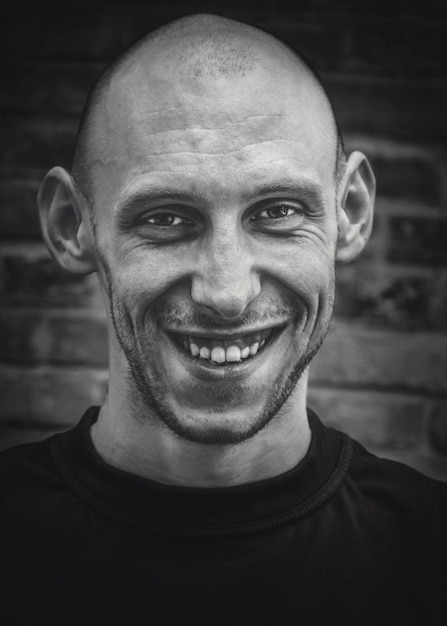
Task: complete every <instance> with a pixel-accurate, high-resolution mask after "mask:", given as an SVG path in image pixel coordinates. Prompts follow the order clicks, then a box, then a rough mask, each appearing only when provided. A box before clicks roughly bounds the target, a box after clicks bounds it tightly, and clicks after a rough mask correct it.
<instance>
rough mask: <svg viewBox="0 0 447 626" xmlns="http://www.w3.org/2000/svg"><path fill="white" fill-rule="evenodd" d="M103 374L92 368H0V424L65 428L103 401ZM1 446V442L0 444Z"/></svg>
mask: <svg viewBox="0 0 447 626" xmlns="http://www.w3.org/2000/svg"><path fill="white" fill-rule="evenodd" d="M106 385H107V372H106V371H105V370H102V369H92V368H77V369H75V368H61V367H58V368H50V367H40V368H26V367H11V366H8V367H5V366H2V367H1V368H0V392H1V396H2V414H1V423H2V427H1V428H0V432H1V431H2V430H3V425H4V424H5V425H12V424H15V426H16V427H19V425H22V426H23V427H26V428H41V427H43V426H45V427H50V426H53V427H54V426H55V427H57V428H60V429H62V428H65V427H69V426H71V425H73V424H75V423H76V422H78V421H79V419H80V418H81V416H82V413H83V412H84V411H85V410H86V409H87V408H88V407H89V406H91V405H98V404H101V403H102V402H103V399H104V396H105V390H106ZM0 446H1V442H0Z"/></svg>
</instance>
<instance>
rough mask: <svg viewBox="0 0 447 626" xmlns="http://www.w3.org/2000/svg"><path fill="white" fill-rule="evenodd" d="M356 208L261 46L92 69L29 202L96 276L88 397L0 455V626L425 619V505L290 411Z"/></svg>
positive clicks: (310, 79)
mask: <svg viewBox="0 0 447 626" xmlns="http://www.w3.org/2000/svg"><path fill="white" fill-rule="evenodd" d="M374 191H375V183H374V176H373V174H372V171H371V168H370V166H369V164H368V161H367V159H366V157H365V156H364V155H363V154H361V153H359V152H354V153H352V154H351V155H349V157H346V156H345V154H344V152H343V145H342V141H341V137H340V135H339V132H338V129H337V125H336V122H335V118H334V115H333V111H332V108H331V105H330V103H329V101H328V99H327V96H326V95H325V93H324V91H323V89H322V87H321V85H320V82H319V80H318V78H317V77H316V75H315V74H314V73H313V72H312V71H311V70H310V69H309V67H308V65H307V64H306V63H305V62H304V61H303V60H302V59H301V58H300V57H299V56H298V55H297V54H296V53H295V52H293V51H292V50H291V49H289V48H288V47H287V46H285V45H284V44H283V43H281V42H280V41H278V40H277V39H275V38H273V37H272V36H270V35H268V34H266V33H264V32H261V31H259V30H257V29H255V28H253V27H251V26H248V25H244V24H239V23H237V22H234V21H230V20H227V19H223V18H219V17H215V16H203V15H198V16H191V17H188V18H184V19H182V20H179V21H176V22H173V23H171V24H168V25H167V26H165V27H163V28H162V29H160V30H158V31H156V32H154V33H152V34H150V35H148V36H147V37H145V38H143V39H142V40H140V41H139V42H138V43H137V44H135V45H134V46H133V47H131V48H130V49H129V50H128V51H127V52H126V53H125V54H124V55H122V56H121V57H120V58H119V59H118V60H116V61H115V62H114V63H113V64H112V65H110V66H109V68H108V69H107V70H106V71H105V73H104V74H103V75H102V76H101V77H100V79H99V80H98V82H97V84H96V85H95V87H94V89H93V90H92V92H91V94H90V97H89V100H88V102H87V105H86V109H85V111H84V114H83V118H82V120H81V126H80V131H79V134H78V138H77V142H76V149H75V155H74V162H73V168H72V172H71V173H68V172H67V171H65V170H64V169H62V168H60V167H55V168H53V169H52V170H51V171H50V172H49V173H48V174H47V176H46V178H45V180H44V181H43V183H42V187H41V189H40V192H39V198H38V202H39V208H40V215H41V221H42V227H43V233H44V237H45V240H46V242H47V245H48V247H49V249H50V251H51V253H52V255H53V256H54V258H55V259H56V260H57V262H58V263H59V264H60V265H61V266H62V267H64V268H65V269H67V270H68V271H71V272H75V273H79V274H88V273H91V272H96V273H97V274H98V278H99V282H100V285H101V289H102V292H103V295H104V300H105V304H106V310H107V314H108V323H109V331H110V332H109V338H110V346H109V348H110V380H109V388H108V393H107V398H106V400H105V402H104V404H103V406H102V407H101V408H92V409H90V410H89V411H87V413H86V414H85V415H84V417H83V419H82V420H81V422H80V424H79V425H78V426H77V427H75V428H74V429H73V430H71V431H69V432H67V433H65V434H62V435H57V436H55V437H53V438H51V439H49V440H48V441H46V442H42V443H37V444H31V445H26V446H21V447H19V448H17V449H15V450H10V451H7V452H5V453H4V454H3V457H2V461H1V473H0V476H1V481H2V487H1V493H2V496H1V515H2V539H3V542H4V546H3V548H2V562H3V564H4V568H5V572H6V573H7V576H8V582H7V583H6V587H5V590H6V593H5V600H4V604H3V607H4V608H3V612H4V617H5V623H6V624H30V623H32V622H36V623H47V624H49V623H50V624H53V623H58V624H93V623H95V624H109V623H119V624H123V623H125V624H132V625H133V624H175V623H178V622H179V621H180V620H182V621H184V622H186V623H188V624H189V623H194V624H241V625H242V624H244V625H247V624H253V625H256V626H258V625H263V624H266V625H267V624H268V625H272V624H274V625H276V624H278V625H283V624H292V623H293V624H295V623H296V624H298V623H303V624H311V623H312V624H326V623H327V622H328V621H329V620H331V621H332V622H335V623H336V624H338V623H343V624H394V625H397V624H399V625H400V624H410V623H418V624H441V623H442V624H444V623H445V620H446V618H447V612H446V611H445V610H444V607H443V604H444V600H443V595H442V592H443V591H444V583H445V582H446V578H445V574H446V554H447V546H446V540H445V530H444V529H445V525H446V522H447V515H446V491H447V490H446V486H445V485H443V484H441V483H438V482H436V481H433V480H430V479H428V478H425V477H423V476H421V475H419V474H418V473H416V472H415V471H413V470H410V469H408V468H406V467H404V466H402V465H399V464H397V463H393V462H390V461H383V460H379V459H377V458H376V457H374V456H373V455H370V454H369V453H367V452H366V451H365V450H364V449H363V448H362V447H361V446H360V445H359V444H357V443H355V442H353V441H352V440H351V439H349V438H348V437H347V436H345V435H342V434H341V433H338V432H337V431H334V430H331V429H327V428H325V427H324V426H323V425H322V424H321V422H320V421H319V420H318V418H317V417H316V416H315V415H314V414H313V413H312V412H311V411H307V410H306V386H307V373H308V365H309V363H310V361H311V359H312V357H313V356H314V354H315V353H316V352H317V350H318V348H319V347H320V345H321V343H322V341H323V339H324V337H325V334H326V332H327V330H328V326H329V322H330V319H331V315H332V308H333V302H334V266H335V263H336V262H345V261H349V260H351V259H353V258H354V257H355V256H356V255H357V254H358V253H359V252H360V251H361V250H362V248H363V246H364V244H365V242H366V240H367V239H368V236H369V234H370V231H371V224H372V210H373V201H374Z"/></svg>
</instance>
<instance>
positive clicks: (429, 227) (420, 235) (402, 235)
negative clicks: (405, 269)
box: [388, 216, 447, 265]
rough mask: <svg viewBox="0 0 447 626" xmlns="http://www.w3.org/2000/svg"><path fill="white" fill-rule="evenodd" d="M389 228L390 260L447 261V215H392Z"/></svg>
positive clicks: (418, 262)
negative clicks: (433, 217) (435, 217)
mask: <svg viewBox="0 0 447 626" xmlns="http://www.w3.org/2000/svg"><path fill="white" fill-rule="evenodd" d="M390 230H391V240H390V249H389V252H388V260H389V261H393V262H400V263H416V264H418V265H421V264H428V265H440V264H441V265H442V264H447V246H446V241H447V219H443V220H441V219H427V218H425V217H422V216H421V217H409V216H407V217H403V216H402V217H392V218H391V219H390Z"/></svg>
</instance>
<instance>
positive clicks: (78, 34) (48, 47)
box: [2, 2, 123, 60]
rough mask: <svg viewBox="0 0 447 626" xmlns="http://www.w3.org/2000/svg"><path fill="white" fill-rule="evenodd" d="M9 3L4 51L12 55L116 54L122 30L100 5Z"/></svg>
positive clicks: (80, 56) (68, 56) (71, 56)
mask: <svg viewBox="0 0 447 626" xmlns="http://www.w3.org/2000/svg"><path fill="white" fill-rule="evenodd" d="M35 9H36V10H35V11H33V10H32V7H31V6H29V7H26V8H24V7H23V6H22V5H16V6H13V5H12V4H11V5H10V6H9V7H8V10H7V13H6V15H5V23H7V28H6V29H5V33H4V38H3V50H2V52H3V54H2V56H3V57H4V56H5V55H9V56H10V57H15V58H26V57H29V58H64V59H67V60H72V59H76V60H77V59H90V58H95V59H96V58H104V57H106V58H107V57H108V56H113V55H115V54H116V53H117V52H118V51H119V50H120V48H121V47H122V44H123V40H122V34H121V31H120V30H119V28H118V27H117V26H118V25H117V24H116V25H115V26H114V24H113V20H110V19H109V16H108V14H107V12H106V11H102V10H101V7H100V6H99V5H96V6H95V3H90V6H89V7H88V9H87V7H84V8H82V6H79V5H78V6H76V7H75V6H73V5H71V6H70V5H68V6H67V5H64V7H60V8H58V7H57V6H56V5H54V4H53V5H52V6H51V7H50V6H45V3H44V2H41V3H40V4H39V6H36V7H35Z"/></svg>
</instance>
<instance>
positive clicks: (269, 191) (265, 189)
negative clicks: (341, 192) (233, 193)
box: [244, 178, 327, 206]
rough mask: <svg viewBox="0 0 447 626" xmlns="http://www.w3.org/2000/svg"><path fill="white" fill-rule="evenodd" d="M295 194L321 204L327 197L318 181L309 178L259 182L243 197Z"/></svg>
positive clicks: (324, 203)
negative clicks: (269, 182) (270, 182)
mask: <svg viewBox="0 0 447 626" xmlns="http://www.w3.org/2000/svg"><path fill="white" fill-rule="evenodd" d="M278 194H286V195H290V194H292V195H296V196H297V197H301V198H304V199H305V200H312V201H314V202H315V201H316V202H318V203H319V204H322V205H323V206H326V204H327V199H326V196H325V194H324V191H323V189H322V187H321V185H319V184H318V183H316V182H315V181H314V180H310V179H309V178H305V179H302V180H297V181H295V180H283V181H278V182H277V183H273V184H268V183H267V184H260V185H256V186H255V187H254V188H253V189H252V190H251V191H250V193H249V194H244V197H247V198H248V199H249V198H252V197H256V196H270V195H278Z"/></svg>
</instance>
